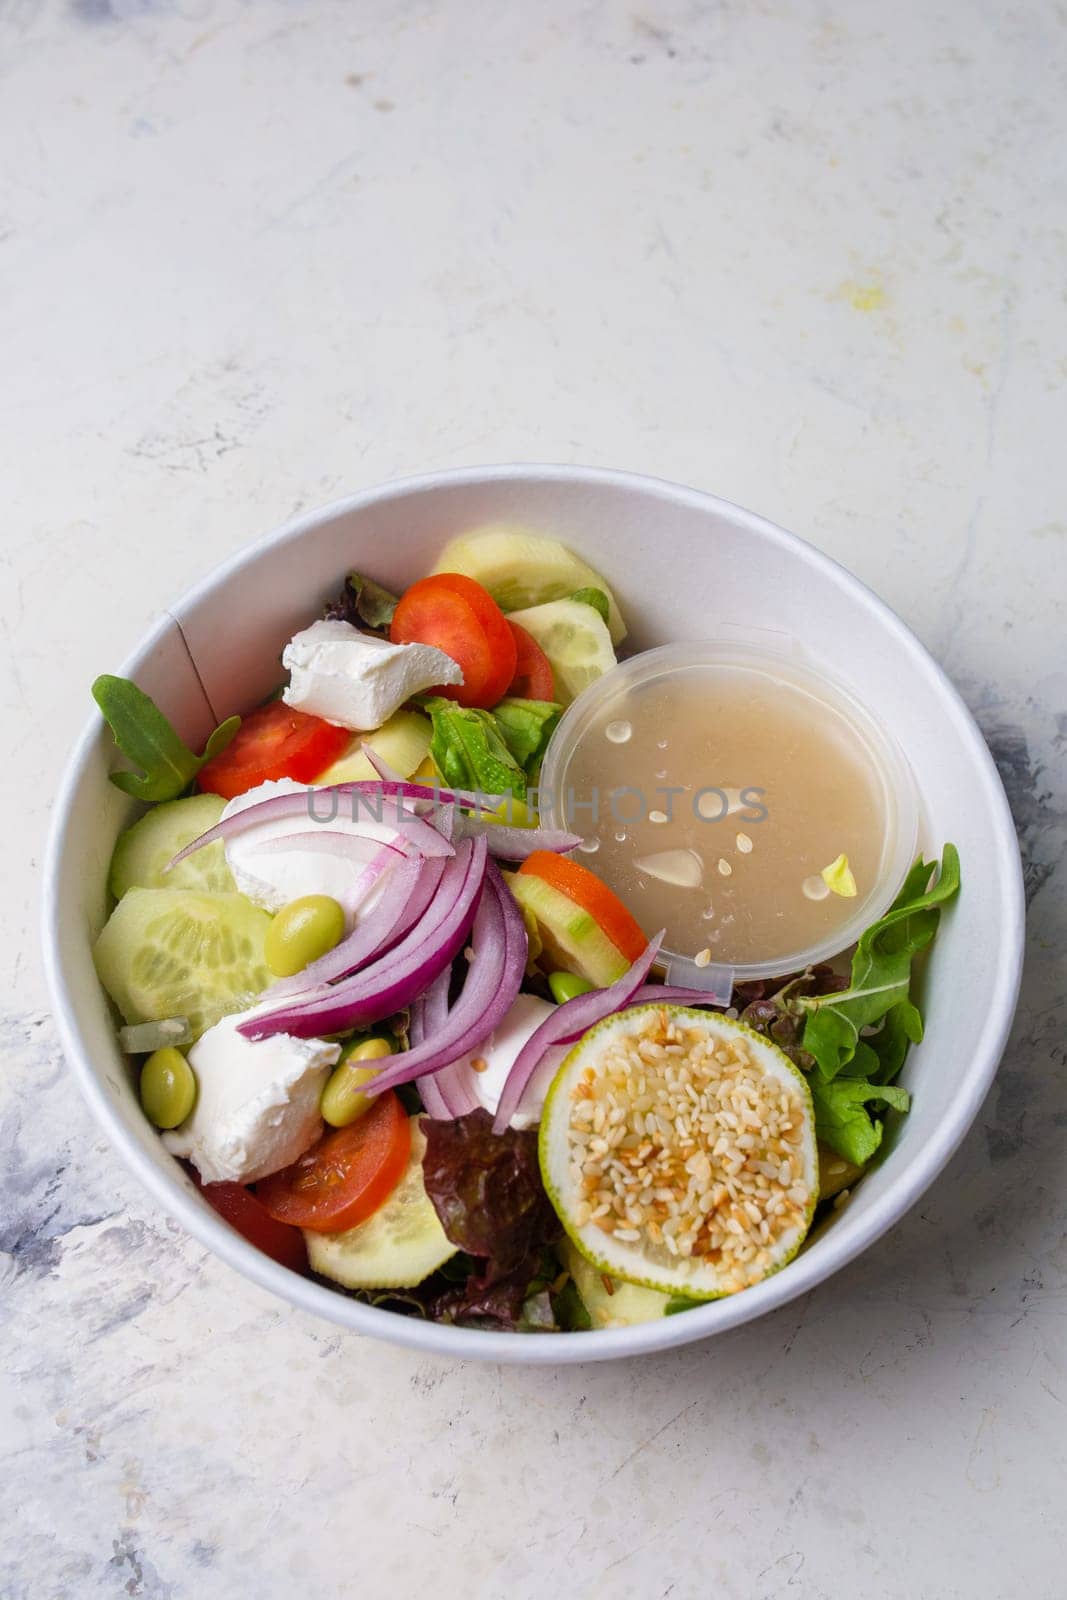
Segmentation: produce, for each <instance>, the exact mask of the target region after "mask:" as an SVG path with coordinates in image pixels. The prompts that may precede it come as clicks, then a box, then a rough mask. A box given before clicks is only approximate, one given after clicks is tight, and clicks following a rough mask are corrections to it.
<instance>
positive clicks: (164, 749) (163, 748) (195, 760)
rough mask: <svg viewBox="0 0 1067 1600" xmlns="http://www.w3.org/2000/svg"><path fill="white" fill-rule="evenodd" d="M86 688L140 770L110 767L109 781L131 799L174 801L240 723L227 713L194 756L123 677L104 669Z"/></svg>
mask: <svg viewBox="0 0 1067 1600" xmlns="http://www.w3.org/2000/svg"><path fill="white" fill-rule="evenodd" d="M92 692H93V699H94V700H95V701H96V703H97V705H98V706H99V707H100V710H101V712H102V713H103V716H104V720H105V722H106V723H107V725H108V727H109V728H110V729H111V732H112V733H113V734H114V737H115V743H116V744H117V745H118V747H119V749H120V750H121V751H122V753H123V755H124V756H125V757H126V758H127V760H128V761H131V762H132V763H133V765H134V766H135V767H140V768H141V769H142V772H143V776H139V775H138V774H137V773H136V772H113V773H111V781H112V783H113V784H114V785H115V787H116V789H121V790H122V792H123V794H130V795H133V796H134V797H135V799H137V800H149V801H158V800H176V799H177V797H178V796H179V795H180V794H181V793H182V792H183V791H184V790H185V789H187V788H188V787H189V785H190V783H192V781H193V779H194V778H195V777H196V775H197V773H198V772H199V771H200V768H201V767H202V766H203V765H204V763H205V762H206V761H210V760H211V758H212V757H213V756H217V755H218V754H219V752H220V751H222V750H225V748H226V746H227V745H228V744H229V742H230V740H231V739H232V738H233V736H234V734H235V733H236V732H237V730H238V728H239V727H240V726H241V719H240V717H227V719H226V721H225V722H222V723H220V724H219V726H218V727H217V728H216V729H215V731H214V733H213V734H212V735H211V737H210V739H209V740H208V742H207V744H206V745H205V746H204V749H203V753H202V754H201V755H196V754H195V753H194V752H193V751H192V750H190V749H189V747H188V745H187V744H185V742H184V741H183V740H182V739H181V738H180V737H179V736H178V734H177V733H175V731H174V729H173V728H172V727H171V725H170V723H169V722H168V721H167V719H166V717H165V716H164V715H163V713H162V711H160V709H159V707H158V706H157V705H156V703H155V701H154V700H152V699H151V698H150V697H149V696H148V695H146V694H145V692H144V690H143V689H139V688H138V687H137V685H136V684H135V683H131V682H130V681H129V679H128V678H115V677H112V676H111V674H110V673H104V674H103V676H101V677H99V678H97V680H96V682H95V683H94V684H93V691H92Z"/></svg>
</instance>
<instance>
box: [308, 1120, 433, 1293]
mask: <svg viewBox="0 0 1067 1600" xmlns="http://www.w3.org/2000/svg"><path fill="white" fill-rule="evenodd" d="M425 1149H426V1135H425V1134H424V1133H423V1131H422V1129H421V1127H420V1126H419V1118H418V1117H412V1119H411V1155H410V1157H409V1158H408V1164H407V1169H406V1170H405V1172H404V1176H403V1177H402V1178H401V1180H400V1182H399V1183H398V1184H397V1186H396V1188H395V1189H394V1190H393V1192H392V1194H391V1195H390V1196H389V1198H388V1200H387V1201H386V1202H385V1204H384V1205H383V1206H381V1207H380V1208H379V1209H378V1210H377V1211H376V1212H375V1213H374V1215H373V1216H372V1217H368V1218H367V1220H366V1222H361V1223H359V1224H358V1225H357V1226H356V1227H355V1228H349V1229H347V1230H346V1232H344V1233H312V1232H310V1231H307V1232H305V1234H304V1238H305V1239H306V1241H307V1248H308V1261H309V1262H310V1263H311V1269H312V1271H313V1272H318V1273H320V1274H321V1275H322V1276H323V1277H324V1278H332V1279H333V1280H334V1282H335V1283H340V1284H343V1285H344V1287H345V1288H346V1289H414V1288H415V1286H416V1285H417V1284H420V1283H422V1282H423V1280H424V1279H426V1278H428V1277H429V1276H430V1273H431V1272H436V1271H437V1269H438V1267H443V1266H444V1264H445V1262H446V1261H448V1260H450V1259H451V1257H452V1256H454V1255H455V1254H456V1253H457V1251H456V1246H455V1245H454V1244H452V1243H450V1241H449V1240H448V1239H447V1238H446V1237H445V1230H444V1229H443V1228H442V1226H441V1223H440V1221H439V1220H438V1216H437V1212H436V1211H435V1210H434V1208H433V1202H432V1201H431V1199H430V1197H429V1195H428V1194H427V1193H426V1185H425V1184H424V1183H423V1181H422V1154H423V1151H424V1150H425Z"/></svg>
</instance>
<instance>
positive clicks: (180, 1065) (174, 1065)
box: [141, 1045, 196, 1128]
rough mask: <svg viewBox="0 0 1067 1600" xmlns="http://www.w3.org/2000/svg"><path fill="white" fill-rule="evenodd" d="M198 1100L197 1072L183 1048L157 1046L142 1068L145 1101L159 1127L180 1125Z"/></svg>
mask: <svg viewBox="0 0 1067 1600" xmlns="http://www.w3.org/2000/svg"><path fill="white" fill-rule="evenodd" d="M195 1104H196V1074H195V1072H194V1071H193V1069H192V1067H191V1066H190V1065H189V1063H188V1061H186V1059H185V1057H184V1056H183V1055H182V1053H181V1051H180V1050H175V1049H174V1047H173V1045H166V1046H165V1047H164V1048H163V1049H162V1050H153V1052H152V1054H151V1055H150V1056H149V1058H148V1060H147V1061H146V1062H145V1064H144V1066H143V1067H142V1068H141V1105H142V1106H143V1107H144V1114H145V1116H146V1117H147V1118H148V1120H149V1122H154V1123H155V1125H156V1127H157V1128H176V1127H177V1126H178V1124H179V1123H180V1122H184V1121H185V1119H186V1117H187V1116H189V1114H190V1112H191V1111H192V1109H193V1107H194V1106H195Z"/></svg>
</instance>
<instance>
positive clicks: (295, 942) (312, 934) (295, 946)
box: [263, 894, 345, 978]
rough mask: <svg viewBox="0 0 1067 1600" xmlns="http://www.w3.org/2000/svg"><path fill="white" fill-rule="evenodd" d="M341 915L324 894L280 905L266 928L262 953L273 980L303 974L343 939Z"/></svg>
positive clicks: (343, 922)
mask: <svg viewBox="0 0 1067 1600" xmlns="http://www.w3.org/2000/svg"><path fill="white" fill-rule="evenodd" d="M344 932H345V914H344V911H343V910H342V908H341V906H340V905H339V904H338V902H337V901H336V900H333V899H331V898H330V896H329V895H328V894H306V895H304V896H303V897H302V898H301V899H299V900H290V902H289V904H288V905H287V906H282V909H281V910H280V911H279V912H278V915H277V916H276V917H275V918H274V921H273V922H272V923H271V925H270V927H269V928H268V929H267V937H266V939H265V941H264V946H263V952H264V955H265V956H266V959H267V965H268V967H269V968H270V970H271V971H272V972H273V973H274V975H275V977H277V978H291V977H292V976H293V974H294V973H297V972H303V970H304V968H305V967H309V966H310V965H311V963H312V962H313V961H317V960H318V959H319V957H320V956H324V955H325V954H326V952H327V950H332V949H333V948H334V946H335V945H338V944H340V942H341V940H342V939H343V938H344Z"/></svg>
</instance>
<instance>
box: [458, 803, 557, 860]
mask: <svg viewBox="0 0 1067 1600" xmlns="http://www.w3.org/2000/svg"><path fill="white" fill-rule="evenodd" d="M479 836H484V838H485V839H486V840H487V841H488V844H489V853H490V855H494V856H496V857H498V859H499V860H501V861H525V860H526V857H527V856H532V855H533V853H534V851H535V850H552V851H554V852H555V854H556V855H566V853H567V852H568V851H569V850H577V848H578V846H579V845H580V844H581V842H582V839H581V835H580V834H577V833H564V832H563V831H562V830H561V829H558V828H509V827H508V826H507V825H506V824H505V823H503V822H486V821H485V820H483V819H482V818H481V817H468V816H466V815H465V814H464V813H463V812H457V814H456V838H457V839H476V838H478V837H479Z"/></svg>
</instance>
